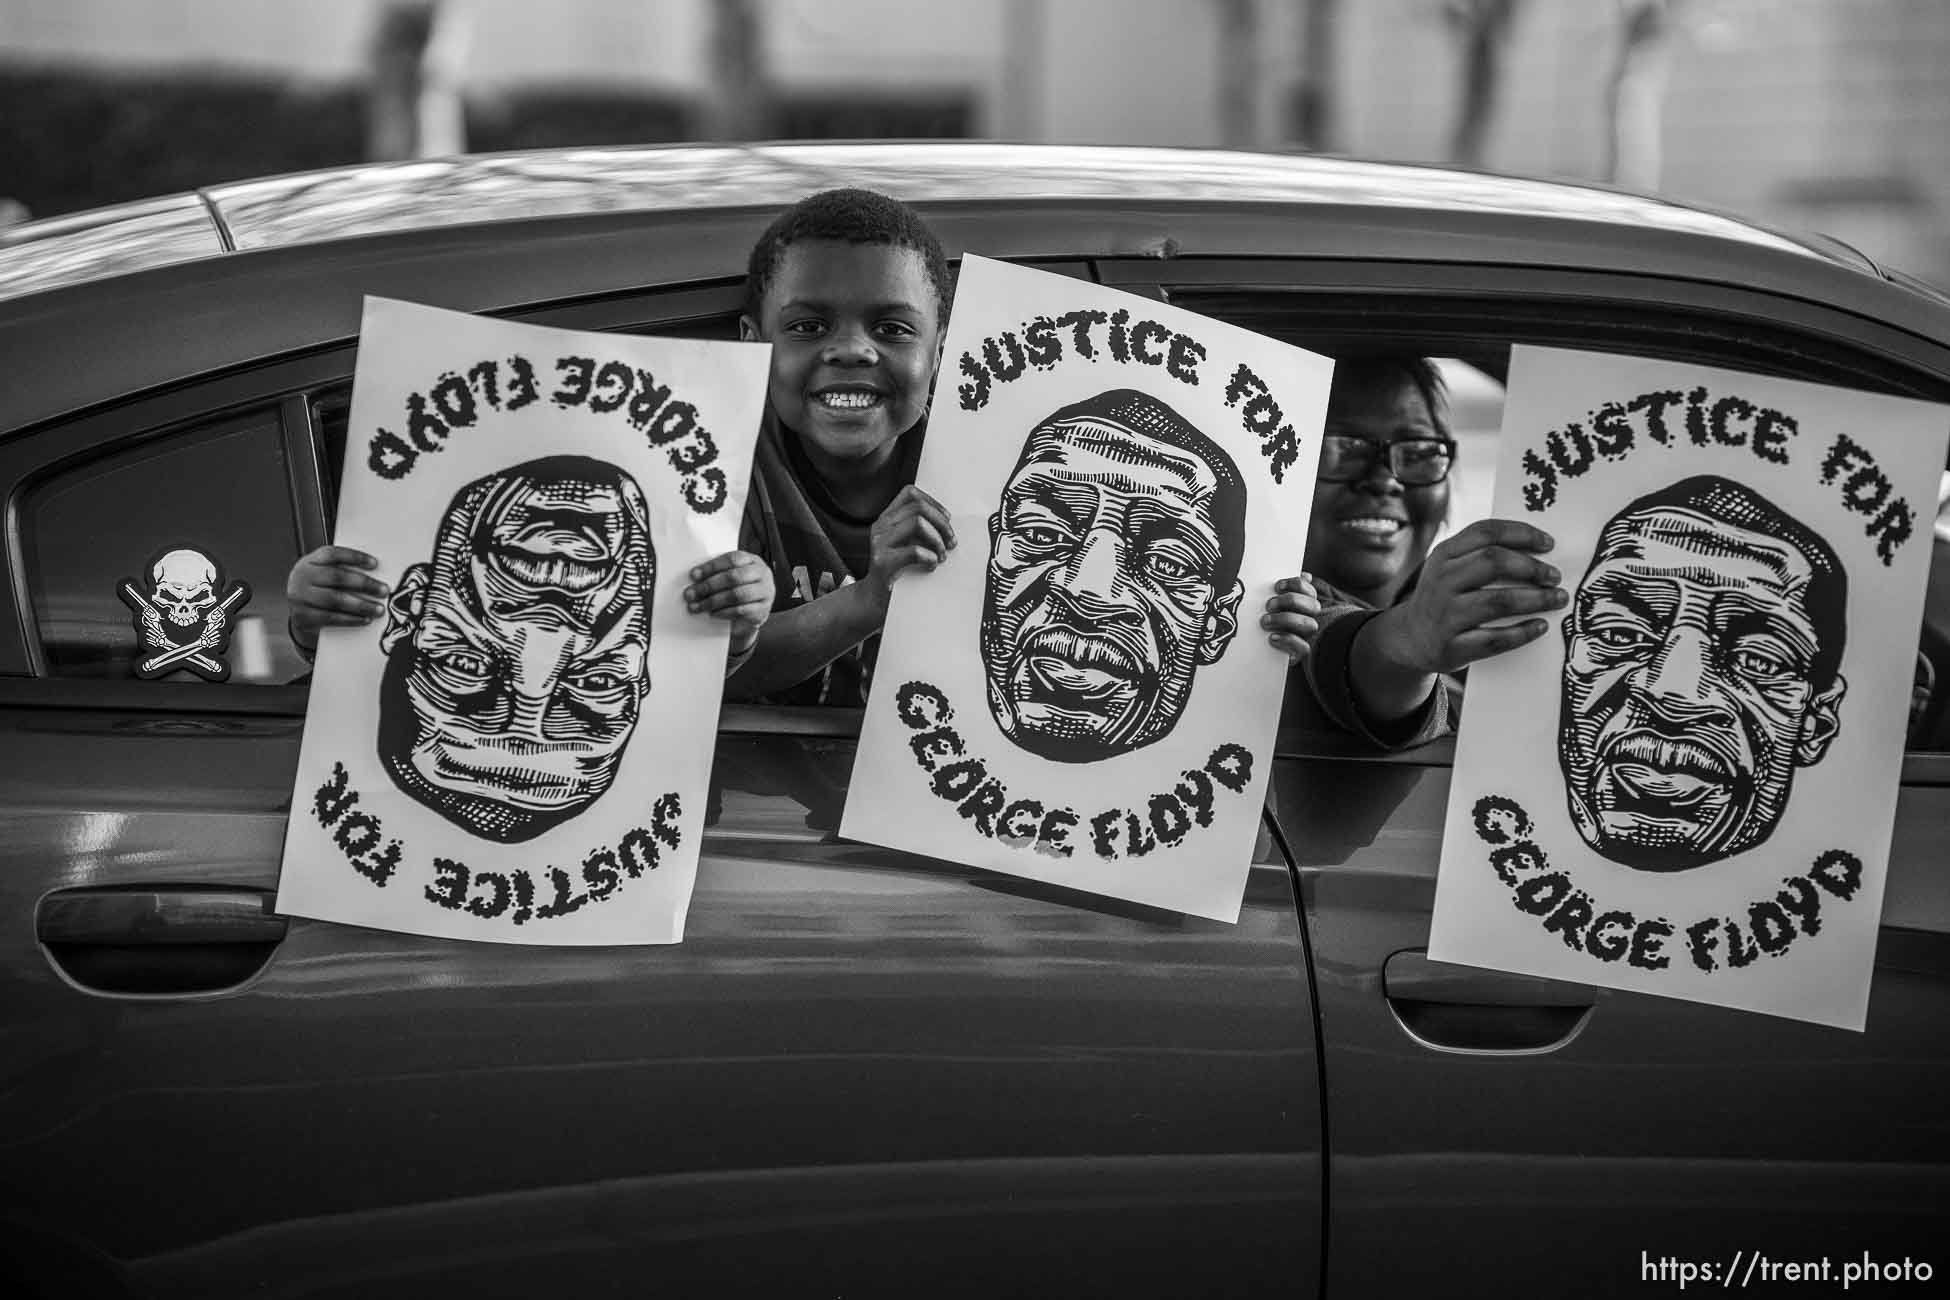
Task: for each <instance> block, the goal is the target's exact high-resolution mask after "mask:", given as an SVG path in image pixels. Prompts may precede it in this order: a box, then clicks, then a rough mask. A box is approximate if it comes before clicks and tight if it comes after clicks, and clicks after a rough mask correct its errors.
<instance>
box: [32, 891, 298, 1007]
mask: <svg viewBox="0 0 1950 1300" xmlns="http://www.w3.org/2000/svg"><path fill="white" fill-rule="evenodd" d="M274 898H275V896H274V895H273V894H272V893H271V892H270V891H269V890H263V889H228V888H207V887H197V886H177V887H160V888H159V887H154V886H150V887H142V888H111V889H67V890H62V891H60V892H58V893H53V894H49V895H48V896H47V897H46V898H44V899H42V900H41V905H40V908H39V909H38V910H37V912H36V914H35V933H36V934H37V935H38V937H39V938H40V941H41V945H42V947H43V948H45V949H46V951H47V953H48V956H49V957H50V958H51V959H52V960H53V961H54V964H55V965H56V966H58V967H60V968H61V970H62V971H63V972H65V973H66V974H67V975H68V977H69V978H70V979H72V980H74V981H75V982H76V983H77V984H81V985H83V986H85V987H87V988H90V989H94V990H97V991H99V992H104V993H193V992H211V991H214V990H216V989H221V988H228V987H232V986H234V985H237V984H241V983H243V982H244V981H245V980H247V979H249V978H250V977H251V976H252V975H254V974H256V973H257V971H258V970H259V969H261V968H262V967H263V965H264V963H265V962H266V961H268V960H270V956H271V953H272V951H273V950H274V949H275V948H276V947H277V945H278V943H279V942H280V941H282V940H283V938H284V936H285V931H286V929H287V927H288V925H289V923H288V922H287V921H286V920H285V918H284V917H282V916H278V915H277V914H276V913H274V912H273V911H272V910H271V908H272V905H273V901H274Z"/></svg>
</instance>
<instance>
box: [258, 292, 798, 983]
mask: <svg viewBox="0 0 1950 1300" xmlns="http://www.w3.org/2000/svg"><path fill="white" fill-rule="evenodd" d="M360 343H361V346H360V350H359V363H358V369H357V373H356V376H355V380H354V387H353V399H352V411H351V416H350V419H349V422H348V432H347V435H346V438H347V443H346V447H345V453H344V465H345V469H344V477H343V481H342V485H341V489H340V494H339V498H338V500H339V511H338V518H337V520H336V522H335V526H334V528H333V531H332V542H333V543H334V544H335V545H336V546H339V547H344V548H350V549H352V550H355V551H359V552H364V553H365V554H367V555H369V556H371V557H373V558H374V559H375V560H376V561H377V562H378V567H377V568H376V569H375V570H373V571H372V573H373V576H374V577H376V578H377V579H378V580H379V581H380V582H382V583H383V584H384V585H385V592H384V596H383V602H382V605H383V607H382V609H381V611H380V613H379V614H378V615H377V616H376V617H375V618H373V619H372V620H371V621H370V622H367V623H365V624H363V625H360V626H342V627H335V626H328V627H326V628H324V629H323V631H322V632H321V633H320V635H319V643H318V650H317V660H316V665H315V670H314V673H313V676H312V680H311V692H310V705H309V708H308V711H307V716H306V725H305V735H304V742H303V746H302V749H301V752H300V758H299V767H298V776H297V782H296V785H295V788H294V791H293V797H292V809H293V813H292V817H291V819H290V823H289V827H288V829H287V832H286V841H285V853H284V862H283V868H282V873H281V877H280V881H279V892H278V910H279V911H281V912H285V913H288V914H291V915H298V916H309V917H316V918H319V919H324V920H334V921H341V922H345V923H349V924H357V925H366V926H372V927H374V928H380V929H390V930H400V931H406V932H410V933H417V934H426V935H437V936H442V937H446V938H453V939H475V940H489V941H496V942H507V943H525V944H544V945H545V944H561V945H589V944H620V943H674V942H677V941H679V940H680V939H681V938H682V937H683V928H684V916H685V911H686V909H687V908H688V905H689V900H690V895H691V889H692V884H693V882H694V880H695V874H696V863H697V852H698V849H697V839H698V835H699V833H700V831H701V828H702V821H703V816H704V809H705V804H706V799H707V789H708V778H709V765H710V759H711V753H712V746H711V744H710V743H709V738H710V737H711V735H712V734H713V733H714V731H715V730H716V726H717V716H718V709H719V703H720V700H721V698H722V693H723V683H724V677H725V672H726V667H727V649H728V635H727V631H726V628H727V624H726V623H724V622H723V621H720V620H715V619H708V618H703V617H698V616H695V615H693V614H691V613H690V612H689V611H688V610H687V608H686V603H685V600H684V597H683V588H684V585H685V583H686V581H687V580H688V577H689V574H690V571H691V569H692V568H693V567H694V566H696V565H698V564H699V563H701V562H703V561H705V560H707V559H708V558H710V557H712V556H716V555H720V554H722V553H724V552H726V551H730V550H732V549H734V548H735V547H736V545H737V533H738V520H739V514H740V511H741V508H742V498H743V494H744V491H745V485H746V483H747V481H748V480H749V477H750V472H751V460H752V452H753V443H754V438H755V431H756V429H757V427H758V419H759V414H760V412H759V405H760V402H761V401H762V399H763V394H764V390H765V376H766V365H767V349H766V348H765V347H763V346H759V345H754V344H745V343H715V342H702V341H694V340H674V339H655V338H641V337H629V336H617V335H604V334H587V333H578V332H573V331H565V330H553V329H545V328H541V327H536V326H527V325H516V324H509V323H506V322H500V321H490V320H486V319H483V318H479V317H474V316H468V315H464V314H461V313H455V312H447V311H439V310H435V309H432V308H427V307H419V306H414V305H411V304H407V303H399V302H390V301H385V300H379V299H368V300H367V303H366V309H365V317H364V321H363V328H362V332H361V338H360ZM673 736H691V737H699V738H701V739H700V741H699V743H695V744H671V743H666V742H667V740H668V738H669V737H673Z"/></svg>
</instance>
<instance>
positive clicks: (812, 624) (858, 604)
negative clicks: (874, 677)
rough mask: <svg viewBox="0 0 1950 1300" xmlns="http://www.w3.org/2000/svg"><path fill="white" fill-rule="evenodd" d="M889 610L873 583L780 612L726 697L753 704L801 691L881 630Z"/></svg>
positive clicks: (856, 584)
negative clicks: (798, 688)
mask: <svg viewBox="0 0 1950 1300" xmlns="http://www.w3.org/2000/svg"><path fill="white" fill-rule="evenodd" d="M886 620H887V605H886V602H885V601H884V599H883V600H878V601H876V600H875V598H874V595H873V593H872V591H870V590H869V588H868V583H867V582H864V581H862V582H849V583H847V584H846V585H845V586H844V587H839V588H836V589H834V590H832V591H829V592H827V593H826V594H825V595H824V596H821V597H820V598H819V599H817V600H811V601H807V602H806V603H805V604H803V605H798V606H795V607H794V608H792V609H786V610H780V611H778V612H777V613H775V614H773V615H772V617H771V618H769V619H767V620H766V621H765V626H764V627H762V628H760V629H759V632H758V641H757V643H756V644H754V645H753V646H752V652H751V656H750V657H749V658H747V659H746V660H745V662H744V664H743V665H742V666H741V667H739V668H738V670H737V672H736V675H735V676H733V677H732V678H731V680H730V682H729V683H728V686H727V689H726V693H727V694H728V695H729V696H730V697H731V698H733V699H739V700H748V699H753V698H755V697H757V696H761V695H769V694H771V693H772V692H774V691H782V690H785V689H786V688H788V687H791V686H797V685H798V684H799V683H800V682H803V681H805V680H806V679H807V678H808V677H811V676H812V675H813V674H814V673H817V672H818V671H819V670H820V669H822V668H824V667H825V666H826V665H827V664H830V663H832V662H833V661H834V660H835V659H837V658H839V657H840V656H841V655H843V654H845V653H846V652H847V651H849V650H851V649H852V648H853V647H854V646H856V645H859V644H860V643H861V642H862V641H864V640H866V639H867V638H868V637H870V636H872V635H873V634H874V633H876V632H878V631H879V630H880V625H881V624H882V623H884V622H886Z"/></svg>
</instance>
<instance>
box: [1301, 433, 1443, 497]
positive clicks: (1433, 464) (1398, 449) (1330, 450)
mask: <svg viewBox="0 0 1950 1300" xmlns="http://www.w3.org/2000/svg"><path fill="white" fill-rule="evenodd" d="M1382 455H1386V456H1387V458H1388V472H1389V473H1390V474H1393V475H1394V476H1395V477H1396V478H1397V479H1400V480H1401V482H1402V485H1403V486H1405V487H1428V486H1430V485H1431V484H1435V483H1440V482H1442V480H1443V479H1446V478H1448V477H1449V466H1450V465H1452V464H1454V463H1455V459H1456V444H1455V440H1454V439H1451V438H1397V439H1395V440H1394V441H1392V442H1383V441H1382V440H1381V439H1379V438H1359V437H1356V436H1354V435H1353V434H1348V433H1330V434H1328V435H1326V436H1325V437H1323V438H1322V439H1321V440H1320V478H1321V479H1322V480H1323V481H1325V482H1328V483H1357V482H1359V481H1360V480H1362V479H1364V478H1366V477H1367V476H1368V475H1369V474H1371V473H1373V472H1374V465H1375V460H1376V458H1377V457H1379V456H1382Z"/></svg>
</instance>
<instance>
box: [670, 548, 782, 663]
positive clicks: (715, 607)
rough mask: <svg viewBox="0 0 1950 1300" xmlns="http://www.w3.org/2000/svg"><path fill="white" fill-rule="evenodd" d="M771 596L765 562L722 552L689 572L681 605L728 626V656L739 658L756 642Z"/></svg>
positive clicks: (739, 553) (769, 573) (743, 553)
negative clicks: (689, 576) (729, 650)
mask: <svg viewBox="0 0 1950 1300" xmlns="http://www.w3.org/2000/svg"><path fill="white" fill-rule="evenodd" d="M774 594H775V587H774V584H773V582H772V570H771V567H770V566H768V565H767V564H766V563H765V561H763V560H761V559H759V558H758V557H757V556H756V555H753V554H752V553H751V552H750V551H726V552H725V553H724V554H723V555H714V556H712V557H711V558H710V559H708V560H706V561H705V562H704V563H702V564H700V565H698V566H697V567H696V568H694V569H692V570H691V585H690V586H688V587H686V588H684V604H685V607H686V608H688V609H689V610H690V611H691V613H693V614H706V615H709V616H710V617H712V618H721V619H724V620H725V621H726V622H728V623H730V624H731V653H732V654H734V655H742V654H744V653H745V652H746V651H747V650H750V649H751V648H752V645H753V643H755V642H756V641H757V640H758V630H759V629H760V628H762V627H764V626H765V620H766V618H767V616H769V615H770V614H771V612H772V597H773V596H774Z"/></svg>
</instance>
